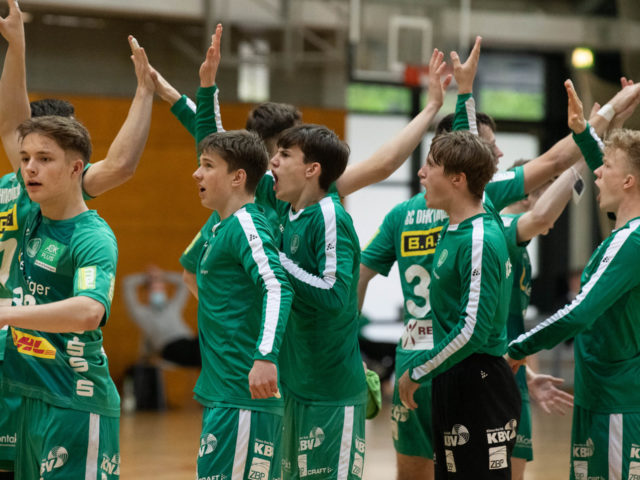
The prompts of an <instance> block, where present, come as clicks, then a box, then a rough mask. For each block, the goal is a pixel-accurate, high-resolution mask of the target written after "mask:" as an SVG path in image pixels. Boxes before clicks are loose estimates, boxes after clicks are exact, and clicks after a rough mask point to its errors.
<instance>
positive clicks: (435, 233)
mask: <svg viewBox="0 0 640 480" xmlns="http://www.w3.org/2000/svg"><path fill="white" fill-rule="evenodd" d="M441 230H442V227H436V228H432V229H429V230H414V231H410V232H402V236H401V241H400V254H401V255H402V256H403V257H415V256H417V255H429V254H432V253H433V252H435V251H436V244H437V243H438V237H439V236H440V231H441Z"/></svg>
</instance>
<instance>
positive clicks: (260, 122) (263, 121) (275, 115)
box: [245, 102, 302, 141]
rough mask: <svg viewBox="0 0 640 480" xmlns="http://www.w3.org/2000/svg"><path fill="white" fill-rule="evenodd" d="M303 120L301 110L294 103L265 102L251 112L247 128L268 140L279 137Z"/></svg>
mask: <svg viewBox="0 0 640 480" xmlns="http://www.w3.org/2000/svg"><path fill="white" fill-rule="evenodd" d="M301 120H302V114H301V113H300V110H298V109H297V108H296V107H294V106H293V105H289V104H288V103H275V102H265V103H261V104H260V105H258V106H257V107H255V108H254V109H253V110H251V111H250V112H249V116H248V117H247V123H246V125H245V128H246V129H247V130H249V131H251V132H256V133H257V134H258V135H259V136H260V138H262V140H264V141H267V140H270V139H272V138H277V137H278V136H279V135H280V134H281V133H282V132H284V131H285V130H286V129H287V128H291V127H293V126H294V125H298V124H299V123H300V121H301Z"/></svg>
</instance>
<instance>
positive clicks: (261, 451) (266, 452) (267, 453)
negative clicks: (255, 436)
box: [253, 440, 273, 457]
mask: <svg viewBox="0 0 640 480" xmlns="http://www.w3.org/2000/svg"><path fill="white" fill-rule="evenodd" d="M253 453H255V454H256V455H262V456H263V457H273V443H271V442H265V441H263V440H256V441H255V443H254V444H253Z"/></svg>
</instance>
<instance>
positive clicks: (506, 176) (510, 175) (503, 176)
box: [490, 170, 516, 183]
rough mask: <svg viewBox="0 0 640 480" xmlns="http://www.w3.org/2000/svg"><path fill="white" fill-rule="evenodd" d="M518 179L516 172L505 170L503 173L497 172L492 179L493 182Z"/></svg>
mask: <svg viewBox="0 0 640 480" xmlns="http://www.w3.org/2000/svg"><path fill="white" fill-rule="evenodd" d="M514 178H516V172H514V171H513V170H505V171H503V172H497V173H496V174H495V175H493V177H491V182H490V183H493V182H504V181H505V180H513V179H514Z"/></svg>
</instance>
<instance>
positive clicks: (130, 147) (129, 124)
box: [83, 87, 153, 197]
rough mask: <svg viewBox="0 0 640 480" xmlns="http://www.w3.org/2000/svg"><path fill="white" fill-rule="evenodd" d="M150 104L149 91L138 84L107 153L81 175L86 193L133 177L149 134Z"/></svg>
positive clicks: (93, 192)
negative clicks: (124, 117)
mask: <svg viewBox="0 0 640 480" xmlns="http://www.w3.org/2000/svg"><path fill="white" fill-rule="evenodd" d="M152 106H153V91H152V90H149V89H146V88H143V87H138V89H137V90H136V94H135V97H134V98H133V101H132V103H131V107H130V109H129V113H128V114H127V118H126V119H125V121H124V123H123V124H122V127H121V128H120V131H119V132H118V135H117V136H116V138H115V139H114V140H113V142H112V143H111V146H110V147H109V151H108V152H107V156H106V157H105V158H104V160H101V161H99V162H97V163H95V164H93V165H92V166H91V168H89V170H88V171H87V173H86V174H85V176H84V178H83V187H84V191H85V192H86V193H87V194H89V195H90V196H92V197H96V196H98V195H100V194H102V193H104V192H106V191H108V190H111V189H112V188H115V187H117V186H118V185H121V184H123V183H124V182H126V181H127V180H129V179H130V178H131V177H132V176H133V174H134V172H135V170H136V167H137V166H138V162H139V161H140V157H141V156H142V152H143V151H144V146H145V144H146V143H147V138H148V136H149V128H150V126H151V109H152Z"/></svg>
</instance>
